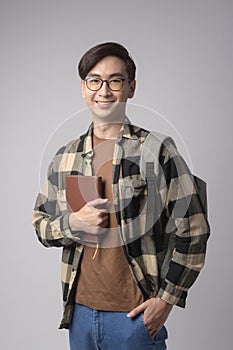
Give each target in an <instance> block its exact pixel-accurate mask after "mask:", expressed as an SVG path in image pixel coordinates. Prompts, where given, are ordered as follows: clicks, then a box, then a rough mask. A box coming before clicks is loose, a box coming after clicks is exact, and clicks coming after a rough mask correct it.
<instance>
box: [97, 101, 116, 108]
mask: <svg viewBox="0 0 233 350" xmlns="http://www.w3.org/2000/svg"><path fill="white" fill-rule="evenodd" d="M95 102H96V103H97V104H98V106H99V107H101V108H108V107H111V106H112V104H113V103H114V101H95Z"/></svg>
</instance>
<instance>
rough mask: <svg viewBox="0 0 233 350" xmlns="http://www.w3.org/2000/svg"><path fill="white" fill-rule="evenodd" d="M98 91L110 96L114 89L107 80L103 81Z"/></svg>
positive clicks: (100, 93) (101, 94) (102, 94)
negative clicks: (110, 87)
mask: <svg viewBox="0 0 233 350" xmlns="http://www.w3.org/2000/svg"><path fill="white" fill-rule="evenodd" d="M98 92H99V95H100V96H110V95H111V94H112V91H111V89H109V87H108V84H107V82H106V81H104V82H103V85H102V86H101V88H100V89H99V91H98Z"/></svg>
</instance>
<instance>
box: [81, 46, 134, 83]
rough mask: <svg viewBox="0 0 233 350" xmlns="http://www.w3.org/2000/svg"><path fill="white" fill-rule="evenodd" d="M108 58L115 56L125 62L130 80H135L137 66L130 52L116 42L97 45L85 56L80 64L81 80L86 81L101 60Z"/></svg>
mask: <svg viewBox="0 0 233 350" xmlns="http://www.w3.org/2000/svg"><path fill="white" fill-rule="evenodd" d="M107 56H115V57H118V58H120V59H121V60H122V61H124V63H125V65H126V71H127V74H128V77H129V79H130V80H134V79H135V72H136V65H135V63H134V61H133V59H132V58H131V57H130V55H129V52H128V51H127V49H126V48H125V47H124V46H122V45H120V44H118V43H114V42H107V43H102V44H99V45H96V46H94V47H92V48H91V49H89V50H88V51H87V52H86V53H85V54H84V55H83V57H82V58H81V60H80V62H79V64H78V72H79V75H80V78H81V79H83V80H84V79H85V78H86V76H87V74H88V73H89V72H90V70H91V69H92V68H93V67H94V66H95V65H96V64H97V63H98V62H99V61H100V60H102V59H103V58H104V57H107Z"/></svg>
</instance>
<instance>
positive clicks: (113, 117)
mask: <svg viewBox="0 0 233 350" xmlns="http://www.w3.org/2000/svg"><path fill="white" fill-rule="evenodd" d="M119 107H120V106H112V107H111V108H109V109H100V108H98V107H94V108H92V113H93V115H94V116H96V117H97V118H98V119H102V120H109V121H112V122H113V121H121V120H122V117H123V116H125V111H124V110H122V108H119Z"/></svg>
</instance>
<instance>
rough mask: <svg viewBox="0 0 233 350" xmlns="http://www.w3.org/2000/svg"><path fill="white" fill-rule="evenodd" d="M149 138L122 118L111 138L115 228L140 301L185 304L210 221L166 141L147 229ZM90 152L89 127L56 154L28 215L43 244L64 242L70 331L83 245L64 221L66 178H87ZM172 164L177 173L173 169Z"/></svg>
mask: <svg viewBox="0 0 233 350" xmlns="http://www.w3.org/2000/svg"><path fill="white" fill-rule="evenodd" d="M147 135H148V131H146V130H144V129H142V128H139V127H136V126H133V125H131V124H130V123H129V121H128V120H127V119H126V122H125V123H124V124H123V125H122V128H121V130H120V134H119V137H118V139H117V140H116V143H115V148H114V154H113V162H112V164H113V177H112V179H113V180H112V191H113V203H114V207H115V212H116V217H117V221H118V230H119V234H120V235H121V238H122V240H123V242H124V243H125V244H124V245H123V249H124V252H125V256H126V259H127V262H128V264H129V267H130V270H131V272H132V274H133V277H134V279H135V281H136V282H137V283H138V285H139V287H140V289H141V291H142V293H143V295H144V297H145V299H148V298H151V297H156V296H158V297H159V298H161V299H163V300H164V301H166V302H168V303H170V304H172V305H175V304H176V305H178V306H181V307H184V306H185V300H186V297H187V292H188V289H189V288H190V287H191V285H192V284H193V283H194V281H195V280H196V278H197V276H198V274H199V272H200V270H201V268H202V266H203V264H204V259H205V252H206V243H207V239H208V237H209V224H208V221H207V218H206V215H205V213H204V212H203V209H202V206H201V203H200V199H199V196H198V194H197V191H196V187H195V186H194V185H192V186H191V185H190V183H191V178H192V174H191V173H190V171H189V169H188V168H187V166H186V164H185V162H184V160H183V159H182V157H181V156H180V155H179V153H178V151H177V149H176V147H175V145H174V143H173V142H170V141H166V142H165V144H163V145H161V151H160V156H159V165H160V171H161V173H163V176H157V185H156V191H155V193H154V198H155V201H154V203H155V206H156V203H159V205H158V206H159V207H160V210H159V215H157V217H156V219H155V220H154V222H153V226H152V227H149V228H148V225H147V215H148V211H149V210H150V212H151V209H152V211H154V212H156V210H157V211H158V208H156V207H155V208H148V206H149V205H148V201H147V199H148V194H149V193H150V188H149V185H148V181H147V179H146V176H145V174H144V173H143V171H142V170H141V168H140V156H141V147H142V145H143V142H144V140H145V138H146V136H147ZM168 140H169V139H168ZM151 151H152V152H153V150H151ZM92 157H93V149H92V126H91V127H90V128H89V129H88V131H87V133H86V134H84V135H82V136H80V137H79V138H78V139H76V140H73V141H71V142H70V143H69V144H68V145H66V146H65V147H62V148H61V149H60V150H59V151H58V152H57V154H56V155H55V157H54V159H53V160H52V162H51V164H50V166H49V169H48V176H47V179H46V181H45V183H44V186H43V187H42V189H41V191H40V193H39V195H38V197H37V200H36V204H35V209H34V213H33V225H34V227H35V229H36V233H37V236H38V239H39V241H40V242H41V243H42V244H43V245H44V246H45V247H63V254H62V289H63V302H64V314H63V319H62V321H61V325H60V328H69V325H70V322H71V319H72V314H73V308H74V296H75V290H76V285H77V280H78V272H79V267H80V262H81V256H82V250H83V245H82V244H80V242H79V237H78V236H77V235H74V233H73V232H72V231H71V230H70V227H69V223H68V220H69V215H70V214H69V212H68V210H67V203H66V193H65V177H66V175H78V174H81V175H90V173H91V161H92ZM177 166H178V167H179V169H182V170H179V171H177ZM159 179H160V180H159ZM162 179H164V181H162ZM181 184H182V185H181ZM180 188H182V191H180ZM182 208H185V210H182Z"/></svg>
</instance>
